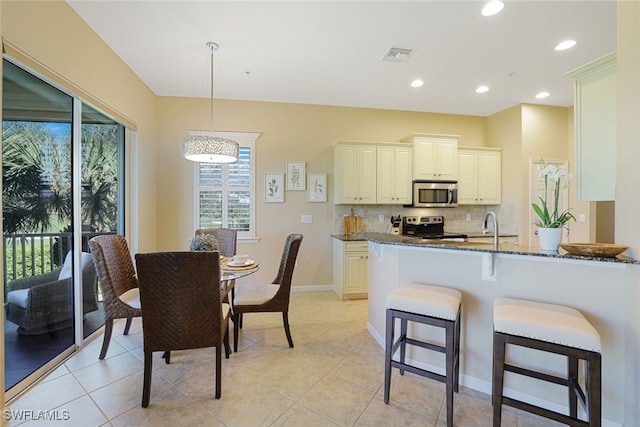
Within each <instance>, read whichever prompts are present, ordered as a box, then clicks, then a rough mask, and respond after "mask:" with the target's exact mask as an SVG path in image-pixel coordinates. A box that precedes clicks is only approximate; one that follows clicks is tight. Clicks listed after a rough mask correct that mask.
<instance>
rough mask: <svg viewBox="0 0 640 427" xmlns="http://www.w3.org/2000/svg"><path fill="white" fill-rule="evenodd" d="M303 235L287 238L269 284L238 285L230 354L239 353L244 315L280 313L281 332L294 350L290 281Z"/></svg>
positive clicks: (293, 235) (291, 235)
mask: <svg viewBox="0 0 640 427" xmlns="http://www.w3.org/2000/svg"><path fill="white" fill-rule="evenodd" d="M301 243H302V234H290V235H289V236H288V237H287V240H286V242H285V244H284V250H283V251H282V259H281V260H280V269H279V270H278V275H277V276H276V278H275V279H274V280H273V282H272V283H271V284H249V283H238V284H236V286H235V297H234V299H233V332H234V333H233V351H238V334H239V332H240V328H241V327H242V317H243V315H244V314H245V313H265V312H269V313H277V312H281V313H282V323H283V324H284V332H285V334H286V335H287V341H288V342H289V347H291V348H293V340H292V339H291V331H290V330H289V297H290V295H291V279H292V277H293V269H294V267H295V265H296V258H297V257H298V250H299V249H300V244H301Z"/></svg>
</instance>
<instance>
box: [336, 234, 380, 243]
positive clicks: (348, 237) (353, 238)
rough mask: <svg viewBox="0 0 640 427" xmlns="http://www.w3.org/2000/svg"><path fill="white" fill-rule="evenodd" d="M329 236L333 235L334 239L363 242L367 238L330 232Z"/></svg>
mask: <svg viewBox="0 0 640 427" xmlns="http://www.w3.org/2000/svg"><path fill="white" fill-rule="evenodd" d="M380 234H382V233H380ZM331 237H333V238H334V239H338V240H342V241H343V242H364V241H366V240H367V239H363V238H362V237H357V236H354V235H353V234H332V235H331Z"/></svg>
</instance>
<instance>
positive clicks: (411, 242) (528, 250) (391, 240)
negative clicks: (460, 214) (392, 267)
mask: <svg viewBox="0 0 640 427" xmlns="http://www.w3.org/2000/svg"><path fill="white" fill-rule="evenodd" d="M333 237H335V238H337V239H341V237H344V238H346V239H348V240H345V241H362V240H368V241H371V242H375V243H379V244H387V245H397V246H414V247H424V248H433V249H447V250H459V251H471V252H489V253H496V254H512V255H525V256H537V257H547V258H559V259H566V260H577V261H595V262H606V263H612V264H640V260H636V259H633V258H629V257H627V256H625V255H618V256H616V257H589V256H581V255H572V254H570V253H568V252H566V251H565V250H564V249H560V251H558V252H551V251H543V250H541V249H540V248H539V247H536V246H524V245H514V244H502V243H501V244H500V246H499V248H498V250H495V249H493V247H492V245H487V244H486V243H485V244H481V243H473V242H468V241H467V242H443V241H439V242H438V243H434V242H433V241H426V242H425V241H424V240H422V239H418V238H415V237H408V236H401V235H394V234H387V233H354V234H351V235H349V236H340V235H333Z"/></svg>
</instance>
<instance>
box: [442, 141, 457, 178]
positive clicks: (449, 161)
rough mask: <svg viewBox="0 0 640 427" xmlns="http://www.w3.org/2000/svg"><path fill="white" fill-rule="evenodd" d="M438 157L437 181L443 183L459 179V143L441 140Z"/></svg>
mask: <svg viewBox="0 0 640 427" xmlns="http://www.w3.org/2000/svg"><path fill="white" fill-rule="evenodd" d="M437 155H438V158H437V162H438V164H437V179H438V180H443V181H447V180H456V179H458V141H456V140H454V139H443V140H439V141H438V144H437Z"/></svg>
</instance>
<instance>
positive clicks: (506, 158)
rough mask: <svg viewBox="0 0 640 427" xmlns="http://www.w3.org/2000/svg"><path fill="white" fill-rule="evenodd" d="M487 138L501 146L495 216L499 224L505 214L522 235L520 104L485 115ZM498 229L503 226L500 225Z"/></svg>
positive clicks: (498, 146)
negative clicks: (499, 199) (498, 200)
mask: <svg viewBox="0 0 640 427" xmlns="http://www.w3.org/2000/svg"><path fill="white" fill-rule="evenodd" d="M487 140H488V141H489V144H488V145H489V146H491V147H497V148H502V204H501V205H500V207H499V209H498V212H497V214H498V220H499V222H500V223H501V224H502V223H503V222H504V221H506V220H507V219H508V218H511V221H512V222H513V223H514V226H513V229H514V232H517V233H518V235H519V236H520V238H519V240H520V242H521V243H522V244H526V241H523V240H522V239H523V238H525V237H526V235H527V229H526V227H524V226H523V224H524V222H523V221H522V218H521V216H522V212H523V207H522V204H523V203H524V200H523V197H522V191H521V189H520V183H521V182H522V180H523V179H525V178H526V175H524V174H523V173H522V168H521V167H520V159H521V158H522V108H521V107H520V106H519V105H516V106H514V107H511V108H508V109H506V110H503V111H501V112H499V113H496V114H493V115H491V116H489V117H487ZM501 229H504V227H502V226H501Z"/></svg>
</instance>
